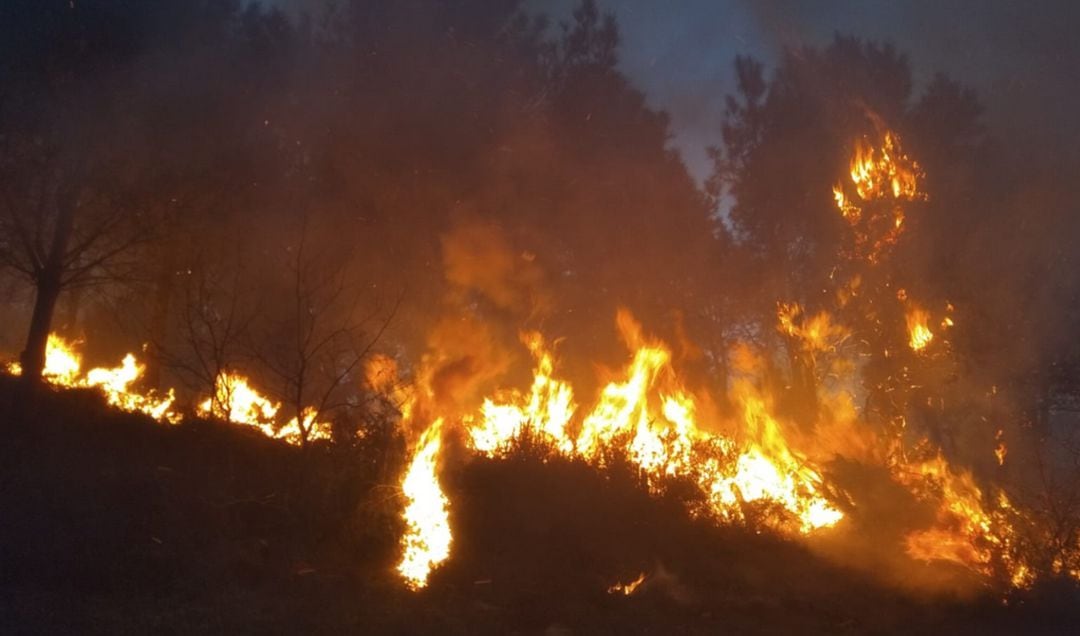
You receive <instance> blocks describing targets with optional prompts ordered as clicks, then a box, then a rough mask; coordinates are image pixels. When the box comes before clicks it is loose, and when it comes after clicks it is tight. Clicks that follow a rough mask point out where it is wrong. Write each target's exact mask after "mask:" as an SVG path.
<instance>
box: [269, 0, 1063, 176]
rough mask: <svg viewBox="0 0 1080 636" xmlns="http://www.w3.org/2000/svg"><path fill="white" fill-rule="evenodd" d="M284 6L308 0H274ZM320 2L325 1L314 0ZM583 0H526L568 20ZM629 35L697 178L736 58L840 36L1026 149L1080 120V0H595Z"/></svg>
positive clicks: (1052, 145)
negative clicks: (952, 83) (953, 99)
mask: <svg viewBox="0 0 1080 636" xmlns="http://www.w3.org/2000/svg"><path fill="white" fill-rule="evenodd" d="M269 4H278V5H280V6H289V5H293V6H302V5H310V4H312V2H311V1H310V0H270V2H269ZM315 4H317V1H316V3H315ZM577 4H578V1H577V0H529V1H528V2H527V6H529V7H531V8H533V9H535V10H536V11H538V12H543V13H547V14H548V15H550V16H552V17H554V18H556V19H560V18H562V17H565V16H568V15H569V13H570V11H571V10H572V9H573V7H575V6H577ZM598 4H599V5H600V7H601V9H602V10H604V11H607V12H613V13H614V14H615V15H616V17H617V19H618V24H619V28H620V31H621V35H622V46H621V50H620V64H621V66H622V68H623V70H624V71H625V72H626V74H627V75H628V76H629V77H630V78H631V79H632V80H633V81H634V82H635V84H636V85H637V86H638V87H639V88H641V89H642V90H644V91H645V92H646V94H647V96H648V98H649V102H650V104H651V105H653V106H654V107H656V108H658V109H662V110H664V111H667V112H668V114H670V115H671V118H672V128H673V132H674V135H675V140H674V141H675V144H676V145H677V147H678V148H679V149H680V151H681V152H682V154H683V156H684V159H685V161H686V164H687V166H688V168H689V169H690V171H691V172H692V173H693V174H694V176H696V177H697V178H698V179H703V178H704V177H705V176H707V174H708V172H709V171H710V169H711V165H710V164H709V162H708V160H707V158H706V154H705V149H706V148H707V147H709V146H711V145H716V144H717V143H719V140H720V124H721V117H722V114H723V109H724V97H725V95H728V94H729V93H731V92H732V91H733V90H734V81H733V72H732V61H733V60H734V58H735V56H736V55H750V56H752V57H754V58H757V59H759V60H761V61H763V62H765V63H766V65H767V66H773V65H774V64H775V63H776V61H777V60H778V59H779V57H780V55H781V53H782V51H783V50H784V48H785V47H797V46H800V45H802V44H811V45H823V44H825V43H827V42H828V41H829V40H830V39H831V38H832V37H833V35H834V34H836V33H840V34H843V35H854V36H858V37H862V38H866V39H870V40H874V41H878V42H890V43H892V44H893V45H895V46H896V47H897V48H898V49H899V50H900V51H901V52H902V53H904V54H906V55H907V56H908V59H909V61H910V62H911V66H912V73H913V76H914V78H915V80H916V86H915V90H916V91H918V90H919V88H920V86H921V84H922V83H923V82H926V81H929V80H930V79H931V78H932V77H933V76H934V74H935V73H938V72H943V73H945V74H947V75H949V76H950V77H952V78H954V79H958V80H960V81H961V82H962V83H964V84H965V85H968V86H971V87H972V88H974V89H975V90H976V91H977V92H978V94H979V97H980V99H981V100H982V103H983V105H984V107H985V109H986V115H987V122H988V123H989V125H990V127H991V129H992V132H993V133H994V134H995V136H996V137H997V138H998V139H1000V140H1001V141H1003V142H1005V143H1007V144H1009V145H1011V146H1013V147H1014V148H1015V150H1016V151H1017V152H1018V153H1020V154H1024V153H1029V152H1043V151H1046V150H1047V149H1048V148H1049V149H1051V150H1052V151H1053V152H1056V153H1068V154H1069V157H1070V159H1072V160H1075V159H1076V158H1075V150H1074V148H1075V147H1076V146H1077V143H1075V142H1076V141H1077V139H1078V138H1080V125H1078V121H1080V119H1078V118H1077V117H1076V116H1075V113H1077V112H1080V39H1078V38H1077V37H1076V32H1077V28H1078V27H1080V3H1077V2H1073V1H1071V0H1039V1H1037V2H1019V1H1014V0H981V1H978V2H974V1H970V0H969V1H959V0H912V1H908V2H895V1H891V2H890V1H885V0H816V1H814V2H801V1H799V0H676V1H673V2H659V1H655V0H598Z"/></svg>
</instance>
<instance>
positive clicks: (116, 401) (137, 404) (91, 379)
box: [7, 333, 180, 424]
mask: <svg viewBox="0 0 1080 636" xmlns="http://www.w3.org/2000/svg"><path fill="white" fill-rule="evenodd" d="M7 368H8V372H9V373H11V374H12V375H20V374H22V367H21V366H20V365H19V364H18V363H11V364H9V365H8V366H7ZM81 370H82V356H81V355H79V353H78V352H77V351H76V349H75V344H74V343H72V342H69V341H67V340H65V339H64V338H62V337H60V336H58V335H56V334H54V333H50V334H49V338H48V340H47V342H46V344H45V367H44V368H43V369H42V371H41V376H42V378H44V380H45V381H46V382H48V383H49V384H52V385H53V386H58V387H64V388H69V389H74V388H92V389H97V390H99V391H101V393H102V394H104V395H105V400H106V401H107V402H108V403H109V405H110V406H113V407H116V408H118V409H120V410H122V411H127V412H129V413H143V414H145V415H149V416H150V417H152V418H154V419H155V420H158V421H159V422H168V423H170V424H177V423H179V422H180V414H179V413H177V412H176V411H174V410H173V403H174V402H175V400H176V396H175V394H174V392H173V390H172V389H170V390H169V391H168V392H167V393H166V395H165V396H164V397H162V396H159V395H157V394H156V393H155V392H153V391H150V392H147V393H142V392H140V391H138V390H137V389H136V388H135V385H136V384H137V383H138V381H139V379H140V378H141V377H142V375H143V373H144V372H145V371H146V367H145V365H143V364H140V363H139V361H138V360H137V359H136V358H135V355H134V354H131V353H129V354H127V355H126V356H124V359H123V361H122V362H121V363H120V366H118V367H116V368H112V369H109V368H95V369H90V370H89V371H87V372H86V373H85V374H83V373H81Z"/></svg>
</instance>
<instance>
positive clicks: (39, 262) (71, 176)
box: [0, 138, 151, 382]
mask: <svg viewBox="0 0 1080 636" xmlns="http://www.w3.org/2000/svg"><path fill="white" fill-rule="evenodd" d="M5 141H6V143H5V145H4V147H3V150H2V152H3V158H2V160H0V161H2V167H0V173H2V176H0V192H2V195H0V196H2V208H0V264H2V265H5V266H7V267H10V268H11V269H12V270H14V271H16V272H18V273H19V274H21V275H22V277H23V278H24V279H25V280H26V281H28V282H29V283H30V284H31V285H32V286H33V289H34V305H33V312H32V315H31V318H30V326H29V330H28V333H27V337H26V344H25V347H24V349H23V351H22V354H21V356H20V357H21V364H22V368H23V376H24V377H25V378H26V379H27V381H29V382H36V381H37V380H39V379H40V377H41V371H42V368H43V366H44V362H45V344H46V341H47V339H48V335H49V331H50V329H51V328H52V322H53V315H54V312H55V309H56V304H57V300H58V299H59V297H60V295H61V293H62V292H64V291H65V290H68V289H72V288H76V287H81V286H88V285H94V284H100V283H102V282H107V281H114V280H118V279H121V278H124V277H125V276H128V275H130V274H131V271H132V270H131V265H132V261H131V260H130V259H128V258H127V257H128V256H131V255H132V254H133V252H134V251H135V248H137V247H138V246H139V245H141V244H144V243H145V242H146V241H147V240H148V239H149V237H150V235H151V233H150V224H149V223H148V222H147V221H148V215H146V214H144V213H143V211H142V210H140V209H139V204H138V202H137V200H135V199H128V198H126V197H125V196H124V193H123V186H122V184H120V183H117V181H118V180H119V179H122V178H123V175H122V174H120V175H118V176H109V177H106V176H105V175H103V174H102V171H103V170H108V169H109V168H107V167H105V166H104V165H103V162H102V163H98V162H97V160H95V159H91V158H90V157H89V156H88V155H87V154H85V153H73V152H65V151H64V150H62V149H59V148H55V147H51V148H50V147H46V144H45V143H44V142H42V141H41V140H36V141H35V140H28V139H19V138H8V139H6V140H5Z"/></svg>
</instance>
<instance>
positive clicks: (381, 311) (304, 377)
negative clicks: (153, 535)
mask: <svg viewBox="0 0 1080 636" xmlns="http://www.w3.org/2000/svg"><path fill="white" fill-rule="evenodd" d="M321 239H322V240H317V241H315V240H313V239H312V236H311V230H310V227H309V219H308V215H307V214H303V215H302V218H301V221H300V229H299V230H298V231H297V232H296V234H295V242H291V244H290V245H288V246H287V247H286V248H285V249H284V250H282V251H280V252H279V255H280V257H281V258H280V263H279V267H280V268H281V269H280V270H279V272H280V273H279V276H281V278H280V279H279V280H278V281H277V282H276V284H274V283H271V284H268V285H265V286H263V287H264V290H265V292H267V294H266V298H265V300H266V303H265V305H264V307H263V311H262V312H261V319H260V320H258V321H256V322H255V323H254V324H253V325H252V328H251V329H250V330H249V331H248V332H247V333H246V334H245V338H246V342H247V348H248V350H249V351H250V352H251V356H252V358H253V359H254V360H256V361H257V362H258V363H260V364H261V366H262V367H264V368H265V369H266V370H267V371H268V372H269V377H270V378H271V382H270V383H269V386H270V387H272V392H273V394H274V396H275V397H277V398H278V399H279V400H281V402H282V403H284V404H286V405H287V406H288V409H289V411H290V412H291V413H292V415H293V417H294V418H295V419H296V422H297V428H298V429H299V435H300V443H301V445H302V446H305V447H306V446H307V444H308V442H309V440H310V439H311V437H312V434H313V433H314V432H315V431H314V427H315V426H316V425H317V424H319V423H321V422H323V420H324V418H325V417H327V416H330V415H333V414H336V413H337V412H338V411H339V410H341V409H343V408H345V407H348V406H350V405H351V406H357V407H362V406H363V405H361V404H358V403H356V398H357V391H358V389H359V387H360V385H361V379H360V377H359V376H360V372H361V371H362V369H363V367H362V365H363V364H364V362H365V361H366V360H367V358H368V355H369V354H370V353H371V351H372V349H373V347H374V346H375V345H376V344H377V343H378V342H379V339H380V337H381V336H382V334H383V333H384V332H385V331H386V328H387V326H388V325H389V324H390V322H391V320H392V319H393V317H394V314H395V312H396V311H397V307H398V304H399V303H400V297H399V298H398V300H397V301H396V302H395V303H394V304H393V305H392V306H391V307H389V308H384V307H382V306H380V305H379V304H378V303H377V302H376V303H375V304H374V306H373V307H368V308H365V307H363V304H362V303H363V301H364V300H365V298H364V294H362V293H360V290H359V289H358V288H357V286H356V285H352V284H350V282H349V281H350V274H351V272H350V269H349V267H348V265H349V263H348V260H347V259H345V258H343V257H342V252H341V251H340V250H333V249H331V248H330V247H329V246H330V245H332V244H333V240H332V239H331V238H330V237H329V236H326V235H323V236H322V237H321ZM369 329H370V331H368V330H369Z"/></svg>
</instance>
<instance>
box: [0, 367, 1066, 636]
mask: <svg viewBox="0 0 1080 636" xmlns="http://www.w3.org/2000/svg"><path fill="white" fill-rule="evenodd" d="M0 409H2V410H0V413H2V417H3V419H2V422H0V633H4V634H20V633H35V634H38V633H80V634H87V633H91V634H97V633H100V634H144V633H154V634H171V633H175V634H193V633H229V634H234V633H290V634H295V633H358V634H360V633H362V634H475V633H481V634H484V633H487V634H680V633H686V634H718V633H734V634H789V633H851V634H863V633H948V634H969V633H979V634H987V633H990V634H1030V633H1047V634H1052V633H1075V631H1074V630H1075V629H1076V626H1077V625H1080V621H1078V619H1080V609H1078V608H1077V607H1076V605H1075V601H1072V600H1070V599H1075V594H1074V592H1073V591H1071V590H1065V591H1053V590H1039V591H1036V592H1035V593H1034V594H1033V596H1031V597H1029V598H1025V599H1017V600H1014V601H1013V602H1012V603H1011V605H1010V606H1009V607H1005V606H1003V605H1002V604H1001V602H1000V600H998V599H994V598H989V597H986V598H981V599H979V598H977V599H975V600H967V601H959V600H948V599H941V598H938V599H937V600H933V601H930V600H927V599H918V598H913V597H911V596H909V595H907V594H902V593H899V592H896V591H893V590H890V589H886V588H883V587H881V586H878V585H876V584H875V583H873V582H872V581H871V580H870V579H868V578H866V577H865V576H864V575H862V574H859V573H856V572H852V571H848V570H843V569H839V568H836V567H834V566H831V565H829V564H827V563H824V562H823V561H822V560H820V559H818V558H816V557H814V556H813V555H812V554H810V553H809V552H807V551H806V550H804V549H802V548H800V547H798V546H796V545H793V544H790V543H788V542H784V541H780V540H777V539H774V538H770V537H767V536H757V535H754V534H753V533H749V532H747V531H745V530H736V529H721V528H714V527H710V526H709V525H706V524H703V523H695V522H691V521H688V520H687V518H686V515H685V514H683V513H682V512H681V506H682V504H680V503H678V502H676V501H665V500H657V499H653V498H650V497H648V496H646V495H644V494H642V492H641V490H640V489H639V488H637V487H636V486H635V484H634V483H633V477H632V476H631V475H629V474H625V475H624V474H621V473H620V472H619V471H618V470H615V471H613V472H612V473H611V474H609V475H607V476H606V477H605V476H601V475H599V474H597V473H596V472H595V471H593V470H591V469H588V468H587V467H584V466H580V465H576V464H573V463H566V462H548V463H543V462H541V461H540V460H538V459H536V458H535V457H530V456H529V453H523V454H522V457H520V458H517V459H513V460H507V461H502V462H492V461H479V460H476V461H471V462H455V463H460V464H461V465H462V466H463V468H460V469H457V470H455V471H448V474H447V475H446V476H445V478H444V479H445V481H446V486H447V488H448V489H449V490H450V492H451V495H452V496H451V499H452V501H453V509H452V518H451V522H452V524H453V527H454V530H455V539H454V546H453V556H452V558H451V560H450V562H448V563H447V564H446V565H445V566H444V567H443V568H441V569H440V570H439V571H437V572H436V574H435V575H434V576H433V577H432V580H431V585H430V587H429V588H428V589H426V590H424V591H422V592H419V593H413V592H409V591H408V590H406V589H404V587H403V586H402V584H401V582H400V580H399V579H398V577H397V576H396V574H395V572H394V567H393V566H394V563H395V561H396V559H397V556H398V548H397V538H398V536H399V533H400V531H401V526H400V521H399V512H400V507H401V501H400V497H399V494H398V492H397V491H396V490H395V488H394V487H393V485H394V483H395V482H396V476H397V475H398V474H399V471H400V470H401V467H402V463H401V462H402V459H401V455H402V454H401V451H400V443H399V442H397V441H396V440H395V438H394V436H393V435H390V434H386V435H383V436H379V435H371V436H370V437H369V439H368V441H367V442H366V443H363V444H358V445H357V446H355V447H352V448H335V447H321V448H313V449H310V450H309V452H308V453H306V454H304V453H301V452H300V451H299V450H298V449H294V448H291V447H287V446H284V445H282V444H279V443H276V442H272V441H270V440H267V439H265V438H262V437H261V436H259V435H258V434H256V433H249V432H248V431H244V430H239V429H237V428H236V427H228V426H223V425H220V424H216V423H213V422H196V423H192V424H185V425H183V426H178V427H165V426H161V425H157V424H155V423H153V422H151V421H149V420H146V419H144V418H141V417H136V416H128V415H122V414H117V413H114V412H111V411H108V410H107V409H106V408H104V407H103V406H102V405H101V403H100V401H99V400H98V398H97V397H96V396H95V395H92V394H87V393H83V392H65V393H63V394H53V393H51V392H48V393H47V394H46V395H44V396H43V397H41V398H40V399H38V400H36V401H35V403H34V404H32V405H29V404H27V403H26V401H25V400H22V399H20V398H19V397H18V393H17V392H16V391H15V387H14V386H13V385H12V384H11V383H10V381H9V380H7V379H3V380H0ZM451 452H452V450H451ZM640 572H646V573H648V574H649V579H648V582H647V583H646V584H645V585H644V586H643V587H642V588H641V589H640V590H639V591H638V592H637V593H635V594H634V595H632V596H620V595H612V594H608V593H607V592H606V589H607V587H608V586H610V585H611V584H612V583H614V582H616V581H619V580H622V581H628V580H631V579H633V578H634V577H635V576H636V575H637V574H638V573H640Z"/></svg>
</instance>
